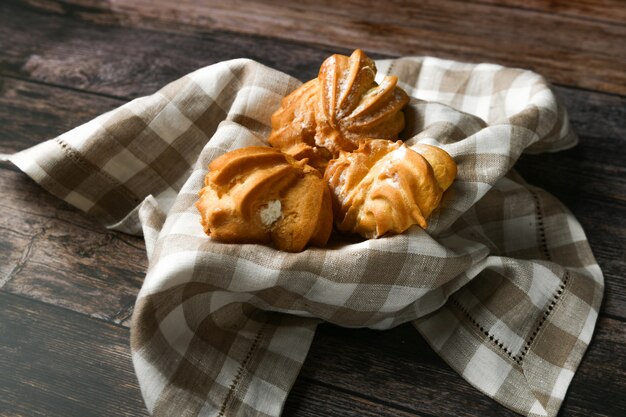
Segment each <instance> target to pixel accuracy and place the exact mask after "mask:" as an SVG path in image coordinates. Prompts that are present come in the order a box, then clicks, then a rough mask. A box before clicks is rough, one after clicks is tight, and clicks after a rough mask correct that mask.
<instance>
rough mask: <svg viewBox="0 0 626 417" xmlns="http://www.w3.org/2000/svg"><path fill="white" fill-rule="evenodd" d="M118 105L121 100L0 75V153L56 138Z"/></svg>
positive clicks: (11, 151)
mask: <svg viewBox="0 0 626 417" xmlns="http://www.w3.org/2000/svg"><path fill="white" fill-rule="evenodd" d="M121 104H123V101H121V100H115V99H110V98H107V97H94V96H93V95H87V94H77V93H76V92H75V91H72V90H67V89H61V88H53V87H50V86H47V85H42V84H35V83H32V82H24V81H21V80H15V79H11V78H6V77H0V126H2V129H0V153H7V154H9V153H13V152H17V151H19V150H22V149H26V148H28V147H31V146H33V145H36V144H37V143H39V142H42V141H43V140H44V139H48V138H53V137H56V136H58V135H60V134H61V133H63V132H65V131H68V130H70V129H72V128H74V127H76V126H78V125H81V124H83V123H85V122H87V121H89V120H90V119H93V118H94V117H96V116H98V115H99V114H102V113H104V112H106V111H108V110H111V109H113V108H115V107H117V106H119V105H121Z"/></svg>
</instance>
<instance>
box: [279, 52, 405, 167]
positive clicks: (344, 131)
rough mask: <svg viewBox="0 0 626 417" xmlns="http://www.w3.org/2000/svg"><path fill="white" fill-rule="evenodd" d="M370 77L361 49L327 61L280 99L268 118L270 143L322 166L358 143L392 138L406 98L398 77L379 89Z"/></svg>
mask: <svg viewBox="0 0 626 417" xmlns="http://www.w3.org/2000/svg"><path fill="white" fill-rule="evenodd" d="M375 76H376V65H375V64H374V61H372V60H371V59H370V58H368V57H367V56H366V55H365V53H363V51H361V50H360V49H357V50H355V51H354V52H353V53H352V55H351V56H350V57H347V56H345V55H332V56H331V57H329V58H327V59H326V60H325V61H324V63H323V64H322V66H321V67H320V71H319V75H318V77H317V78H315V79H313V80H311V81H309V82H307V83H305V84H303V85H302V86H301V87H300V88H298V89H296V90H295V91H293V92H292V93H291V94H289V95H288V96H287V97H285V98H284V99H283V101H282V103H281V107H280V108H279V109H278V110H277V111H276V112H275V113H274V114H273V115H272V129H273V130H272V133H271V135H270V137H269V143H270V144H271V145H272V146H274V147H277V148H280V149H283V150H284V151H285V152H287V153H289V154H290V155H292V156H294V157H296V158H297V159H300V158H302V157H307V158H309V159H310V161H311V164H312V165H313V166H315V167H317V168H320V167H322V168H323V167H324V166H325V164H326V163H327V162H328V160H330V159H331V158H332V157H337V156H338V155H339V152H340V151H342V150H343V151H353V150H354V149H356V148H357V147H358V146H359V143H360V142H361V141H363V140H367V139H371V138H377V139H388V140H396V139H397V138H398V134H399V133H400V131H402V129H404V114H403V113H402V111H401V110H402V108H403V107H404V106H405V105H406V104H407V103H408V102H409V97H408V95H407V94H406V93H405V92H404V91H403V90H402V89H400V88H399V87H398V86H397V82H398V79H397V77H395V76H386V77H384V78H383V80H382V82H381V83H380V85H379V84H377V83H376V82H375V81H374V77H375Z"/></svg>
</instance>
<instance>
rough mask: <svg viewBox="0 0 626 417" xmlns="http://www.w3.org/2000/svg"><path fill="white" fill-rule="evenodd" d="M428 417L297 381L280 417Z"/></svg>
mask: <svg viewBox="0 0 626 417" xmlns="http://www.w3.org/2000/svg"><path fill="white" fill-rule="evenodd" d="M320 416H328V417H331V416H337V417H409V416H420V417H430V416H429V415H428V414H424V413H419V414H415V413H414V412H412V411H411V410H406V409H404V407H402V408H397V407H394V406H393V405H390V404H388V403H381V402H380V401H379V400H376V399H371V398H367V397H365V396H363V395H360V394H359V393H355V392H352V391H346V390H338V389H337V388H336V387H333V386H328V385H326V384H320V383H319V382H318V381H314V380H310V379H306V378H298V379H297V380H296V382H295V384H294V386H293V388H292V390H291V392H290V393H289V396H288V397H287V402H286V403H285V408H284V410H283V414H282V417H320Z"/></svg>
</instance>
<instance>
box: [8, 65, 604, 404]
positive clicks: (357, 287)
mask: <svg viewBox="0 0 626 417" xmlns="http://www.w3.org/2000/svg"><path fill="white" fill-rule="evenodd" d="M377 65H378V68H379V72H378V77H379V78H380V77H382V76H383V75H387V74H390V75H397V76H398V78H399V84H400V85H401V87H402V88H404V89H405V90H406V91H407V93H409V95H410V96H411V97H412V99H411V102H410V104H409V107H408V109H407V110H406V113H405V114H406V119H407V127H406V129H405V131H404V132H403V134H402V137H403V139H404V140H405V141H406V142H407V143H408V144H409V145H411V144H414V143H429V144H434V145H437V146H440V147H442V148H444V149H445V150H446V151H447V152H448V153H449V154H451V155H452V156H453V157H454V159H455V161H456V162H457V164H458V176H457V180H456V181H455V183H454V184H453V186H452V187H451V189H450V190H449V191H447V192H446V194H445V196H444V199H443V201H442V204H441V207H440V208H439V209H438V210H436V211H435V212H434V213H433V215H432V217H431V219H430V224H429V227H428V229H427V230H422V229H420V228H418V227H414V228H411V229H410V230H409V231H408V232H407V233H404V234H401V235H396V236H388V237H383V238H380V239H376V240H365V241H355V240H354V239H343V238H342V237H340V236H336V237H335V238H333V239H332V240H331V243H330V244H329V246H328V247H326V248H309V249H307V250H305V251H303V252H301V253H296V254H293V253H283V252H279V251H276V250H275V249H273V248H271V247H267V246H261V245H253V244H244V245H235V244H224V243H218V242H214V241H212V240H211V239H210V238H208V237H207V236H206V235H204V233H203V231H202V227H201V225H200V216H199V213H198V212H197V210H196V209H195V207H194V203H195V201H196V199H197V193H198V191H199V190H200V188H201V187H202V182H203V178H204V176H205V175H206V173H207V165H208V164H209V162H210V161H211V160H213V159H214V158H216V157H218V156H219V155H222V154H223V153H225V152H228V151H230V150H233V149H236V148H240V147H244V146H251V145H267V141H266V138H267V136H268V134H269V131H270V126H269V121H270V116H271V113H272V112H273V111H274V110H275V109H276V108H277V107H278V106H279V103H280V100H281V99H282V98H283V97H284V96H285V95H286V94H288V93H289V92H290V91H292V90H293V89H295V88H296V87H297V86H299V85H300V81H298V80H296V79H294V78H292V77H290V76H288V75H286V74H283V73H281V72H278V71H275V70H273V69H270V68H267V67H265V66H263V65H261V64H259V63H256V62H254V61H250V60H245V59H238V60H233V61H227V62H222V63H219V64H215V65H212V66H209V67H206V68H202V69H200V70H198V71H196V72H193V73H191V74H188V75H186V76H184V77H182V78H180V79H179V80H177V81H174V82H173V83H171V84H169V85H167V86H165V87H164V88H163V89H161V90H159V91H158V92H156V93H155V94H153V95H151V96H147V97H142V98H139V99H136V100H133V101H131V102H129V103H127V104H125V105H123V106H121V107H119V108H117V109H115V110H113V111H111V112H108V113H106V114H103V115H101V116H99V117H97V118H96V119H94V120H92V121H90V122H88V123H86V124H84V125H82V126H80V127H77V128H75V129H73V130H71V131H69V132H67V133H65V134H63V135H61V136H59V137H57V138H55V139H52V140H49V141H47V142H43V143H41V144H39V145H37V146H35V147H33V148H30V149H27V150H25V151H22V152H20V153H17V154H15V155H13V156H12V157H11V160H12V162H13V163H15V164H16V165H17V166H18V167H19V168H20V169H22V170H23V171H24V172H25V173H27V174H28V175H29V176H31V177H32V178H33V179H34V180H35V181H37V182H38V183H40V184H41V185H42V186H44V187H45V188H46V189H48V190H49V191H50V192H51V193H53V194H54V195H56V196H58V197H59V198H62V199H64V200H65V201H67V202H69V203H70V204H72V205H74V206H76V207H78V208H79V209H81V210H84V211H86V212H88V213H90V214H92V215H94V216H96V217H97V218H98V219H100V220H101V221H102V222H103V223H104V224H105V225H107V227H109V228H111V229H115V230H119V231H123V232H126V233H132V234H137V235H140V234H142V235H143V236H144V238H145V240H146V248H147V254H148V258H149V268H148V271H147V275H146V279H145V281H144V284H143V286H142V288H141V291H140V293H139V295H138V298H137V302H136V306H135V310H134V315H133V319H132V327H131V350H132V357H133V363H134V366H135V370H136V373H137V377H138V380H139V383H140V386H141V391H142V394H143V397H144V400H145V403H146V406H147V408H148V410H149V411H150V412H151V413H152V414H153V415H155V416H171V415H186V416H278V415H280V413H281V411H282V408H283V405H284V402H285V399H286V397H287V395H288V393H289V390H290V388H291V386H292V384H293V382H294V381H295V379H296V377H297V375H298V372H299V370H300V368H301V366H302V363H303V362H304V360H305V358H306V355H307V352H308V349H309V347H310V344H311V341H312V340H313V337H314V334H315V329H316V326H317V324H318V323H320V322H321V321H322V320H323V321H328V322H332V323H335V324H338V325H341V326H347V327H370V328H374V329H388V328H392V327H394V326H397V325H399V324H401V323H405V322H408V321H411V322H412V323H413V324H414V326H415V327H416V329H417V330H418V331H419V332H420V333H421V334H422V335H423V337H424V338H425V339H426V340H427V341H428V342H429V344H430V345H431V346H432V347H433V349H435V351H437V353H438V354H439V355H440V356H441V357H442V358H443V359H444V360H446V361H447V362H448V363H449V364H450V366H451V367H452V368H453V369H455V370H456V371H457V372H459V373H460V374H461V375H462V376H463V378H465V379H466V380H467V381H468V382H469V383H470V384H472V385H474V386H475V387H477V388H478V389H479V390H480V391H482V392H484V393H485V394H486V395H488V396H490V397H492V398H494V399H495V400H496V401H498V402H500V403H501V404H503V405H504V406H506V407H508V408H510V409H512V410H514V411H516V412H518V413H521V414H523V415H528V416H555V415H556V414H557V412H558V409H559V407H560V405H561V403H562V401H563V398H564V396H565V393H566V390H567V387H568V386H569V383H570V381H571V379H572V377H573V375H574V372H575V370H576V368H577V366H578V364H579V362H580V360H581V358H582V356H583V354H584V352H585V349H586V347H587V346H588V344H589V341H590V339H591V336H592V333H593V329H594V327H595V322H596V318H597V312H598V310H599V306H600V303H601V300H602V294H603V276H602V273H601V271H600V268H599V267H598V265H597V263H596V261H595V259H594V257H593V254H592V252H591V250H590V248H589V245H588V242H587V240H586V237H585V235H584V232H583V231H582V229H581V227H580V225H579V224H578V222H577V221H576V220H575V218H574V217H573V216H572V215H571V213H570V212H569V211H568V210H567V209H566V208H565V207H564V206H562V205H561V204H560V203H559V202H558V201H557V200H556V199H555V198H554V197H552V196H551V195H549V194H548V193H546V192H545V191H542V190H540V189H538V188H536V187H532V186H530V185H528V184H526V183H525V182H524V181H523V179H522V178H521V177H520V176H519V175H518V174H517V173H516V172H515V171H514V170H512V168H513V165H514V164H515V162H516V160H517V159H518V158H519V156H520V155H521V153H522V152H546V151H557V150H560V149H565V148H568V147H571V146H573V145H575V143H576V136H575V135H574V133H573V132H572V131H571V129H570V126H569V123H568V120H567V114H566V112H565V110H564V109H563V107H562V106H560V105H559V103H558V101H557V100H556V98H555V96H554V94H553V92H552V91H551V89H550V86H549V85H548V83H547V82H546V81H545V80H544V79H543V78H542V77H540V76H539V75H537V74H535V73H533V72H530V71H524V70H519V69H510V68H504V67H501V66H497V65H491V64H464V63H459V62H453V61H445V60H440V59H435V58H430V57H411V58H401V59H396V60H385V61H377Z"/></svg>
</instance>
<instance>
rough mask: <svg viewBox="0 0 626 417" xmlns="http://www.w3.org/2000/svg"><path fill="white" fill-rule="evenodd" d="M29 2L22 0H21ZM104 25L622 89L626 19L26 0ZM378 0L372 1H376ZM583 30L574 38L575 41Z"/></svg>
mask: <svg viewBox="0 0 626 417" xmlns="http://www.w3.org/2000/svg"><path fill="white" fill-rule="evenodd" d="M26 3H29V1H26ZM30 3H31V4H35V5H36V7H42V8H44V9H46V10H49V11H55V12H57V13H63V14H71V15H72V16H78V17H80V18H81V19H85V20H89V21H92V22H96V23H104V24H121V25H127V26H139V27H146V28H153V29H158V30H169V31H177V32H180V31H186V32H191V33H206V32H210V31H216V30H218V31H219V30H229V31H234V32H240V33H247V34H252V35H260V36H272V37H276V38H281V39H289V40H297V41H302V42H310V41H311V40H313V41H314V42H316V43H319V44H322V45H325V46H330V47H336V46H341V47H342V48H345V47H347V48H362V49H366V50H367V51H369V52H377V53H383V54H390V55H433V56H438V57H442V58H449V59H456V60H467V61H471V62H480V61H489V62H495V63H499V64H503V65H508V66H515V67H524V68H529V69H533V70H535V71H537V72H539V73H541V74H543V75H545V76H547V77H548V78H549V79H550V80H552V81H554V82H556V83H560V84H567V85H574V86H578V87H583V88H588V89H595V90H600V91H607V92H614V93H620V94H626V42H624V40H626V25H624V24H623V23H624V22H622V24H618V25H616V24H608V23H604V22H602V21H594V20H588V19H576V18H572V17H569V16H561V15H558V14H548V13H537V12H536V11H533V10H525V9H521V8H511V7H495V6H493V5H490V4H483V3H474V4H471V3H465V2H459V1H456V0H440V1H437V2H411V1H408V0H406V1H395V2H394V3H393V5H386V6H385V7H376V8H373V7H372V6H371V4H370V3H369V2H368V1H366V0H360V1H351V2H341V3H336V2H334V1H331V0H324V1H320V0H301V1H298V2H296V3H294V2H287V1H275V0H274V1H261V2H260V1H257V0H242V1H237V2H232V1H229V0H215V1H211V2H209V3H205V2H200V1H194V0H186V1H177V2H170V1H166V0H157V1H152V0H134V1H131V2H128V1H119V0H118V1H110V2H106V3H103V2H100V1H97V0H74V1H69V2H68V1H59V0H56V1H55V0H50V1H44V0H36V1H30ZM381 6H382V5H381ZM581 34H584V42H576V41H574V40H575V39H579V37H580V36H581Z"/></svg>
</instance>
